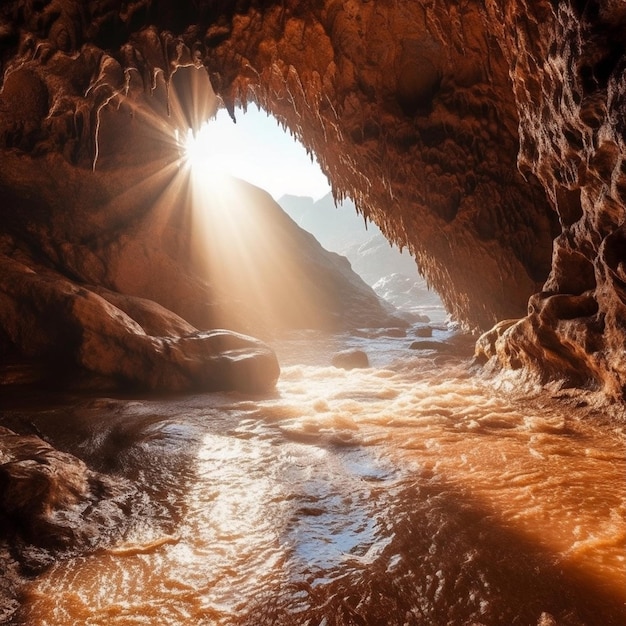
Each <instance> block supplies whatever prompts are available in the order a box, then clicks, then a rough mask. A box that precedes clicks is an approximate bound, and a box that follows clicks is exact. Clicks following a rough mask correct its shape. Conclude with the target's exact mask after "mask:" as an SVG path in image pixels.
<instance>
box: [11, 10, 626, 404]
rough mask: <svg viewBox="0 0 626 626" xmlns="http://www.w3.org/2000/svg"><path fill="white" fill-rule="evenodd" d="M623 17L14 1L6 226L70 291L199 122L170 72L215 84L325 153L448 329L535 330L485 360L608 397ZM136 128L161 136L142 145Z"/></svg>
mask: <svg viewBox="0 0 626 626" xmlns="http://www.w3.org/2000/svg"><path fill="white" fill-rule="evenodd" d="M625 14H626V11H625V10H624V9H623V8H621V5H620V4H619V3H615V2H610V1H608V0H607V1H605V2H582V1H572V2H558V3H557V2H549V1H547V0H539V1H537V2H525V1H524V0H515V1H513V2H505V1H504V0H502V1H498V0H481V1H479V0H476V1H471V0H468V1H464V2H455V3H450V2H443V1H439V0H422V1H419V2H408V1H406V2H398V1H396V0H386V1H381V2H369V1H366V0H361V1H357V0H344V1H336V0H335V1H332V0H325V1H319V2H295V1H291V0H282V1H281V2H256V1H252V0H243V1H239V2H235V3H230V2H219V1H214V2H209V1H206V2H185V3H174V2H167V1H161V2H151V1H149V0H131V1H129V2H124V3H122V2H115V1H112V2H100V1H96V0H91V1H89V2H78V1H75V0H51V1H49V2H46V1H41V2H26V1H19V0H12V1H9V2H7V3H4V4H3V6H2V8H1V9H0V16H1V17H0V45H1V61H0V63H1V68H0V69H1V76H2V78H1V80H2V92H1V93H0V151H1V156H2V159H3V162H4V163H7V164H8V165H9V166H8V167H3V168H2V172H1V173H0V186H1V187H2V189H3V190H5V193H6V197H7V198H10V199H11V202H10V203H7V204H5V205H4V208H3V209H2V218H3V223H4V224H6V226H5V230H6V231H7V232H9V233H10V235H11V237H12V242H13V245H14V242H15V240H16V239H18V240H20V241H26V242H27V243H28V244H29V245H30V249H31V250H37V251H38V254H39V255H40V256H42V257H43V259H40V260H43V261H45V262H53V263H54V264H55V267H56V268H57V269H58V270H60V271H61V272H66V273H67V272H70V271H71V272H73V273H74V275H75V274H77V273H78V274H79V275H80V274H81V273H83V272H84V268H85V266H86V265H87V264H86V263H85V258H86V256H87V255H88V253H89V250H90V243H89V242H90V241H91V238H93V237H102V236H107V234H109V233H111V232H116V233H122V235H120V236H124V237H131V238H132V237H134V236H135V235H136V233H134V231H133V225H134V224H136V221H137V219H141V218H142V217H144V216H146V215H148V214H149V213H150V211H151V210H152V208H153V206H154V203H155V196H158V195H159V193H160V190H162V189H165V188H166V187H167V186H168V184H169V183H170V182H171V179H169V178H168V177H167V175H164V174H162V173H161V175H160V176H161V179H159V181H158V184H155V185H151V186H150V188H149V189H148V190H146V189H144V190H141V191H138V190H137V186H135V185H133V184H131V181H139V180H146V179H148V178H150V176H156V172H163V171H164V170H165V171H167V168H166V167H164V164H167V163H170V164H171V163H174V162H175V161H176V159H177V158H179V156H180V154H177V153H176V150H177V148H176V146H175V145H173V142H172V141H171V137H172V134H173V130H174V128H176V127H180V128H184V126H185V124H189V123H192V124H193V123H196V122H197V121H198V120H199V119H200V118H201V117H202V114H203V113H206V111H208V108H207V109H206V110H204V111H203V110H198V109H197V108H194V107H189V106H185V104H184V103H183V104H182V105H181V107H180V112H179V115H178V116H175V115H173V113H172V110H171V109H170V107H169V106H168V104H169V103H168V97H169V96H168V89H169V87H170V86H171V84H172V75H173V74H174V75H175V71H176V69H177V68H179V67H180V66H196V67H204V68H205V69H206V71H207V73H208V75H209V77H210V80H211V83H212V85H213V88H214V90H215V92H216V93H217V94H218V95H219V96H220V97H221V99H222V101H223V103H224V105H225V106H226V107H227V108H228V109H229V111H230V112H231V113H232V114H233V115H234V110H235V107H236V106H237V105H242V106H246V105H248V104H250V103H256V104H258V105H260V106H262V107H263V108H265V109H266V110H268V111H269V112H271V113H272V114H273V115H275V116H276V117H277V118H278V119H279V120H280V121H281V122H283V123H284V124H285V125H286V126H287V127H288V128H289V129H290V130H291V131H292V132H293V133H294V134H295V135H296V136H297V137H298V138H299V139H301V140H302V141H303V143H304V144H305V145H306V146H307V147H308V148H309V149H310V150H312V151H314V152H315V154H316V155H317V157H318V160H319V161H320V164H321V165H322V168H323V169H324V171H325V172H326V173H327V175H328V176H329V178H330V180H331V182H332V184H333V188H334V192H335V195H336V196H337V197H338V198H342V197H344V196H351V197H352V198H353V199H354V200H355V202H356V204H357V207H358V209H359V210H360V211H361V212H362V213H363V214H364V216H365V217H366V218H367V219H371V220H373V221H375V222H376V223H377V224H378V225H379V226H380V227H381V229H382V230H383V232H384V233H385V234H386V236H387V237H388V238H389V239H390V240H391V241H394V242H396V243H398V244H399V245H401V246H406V247H408V248H409V249H410V250H411V252H412V253H413V254H414V255H415V258H416V261H417V264H418V266H419V268H420V271H421V272H423V274H424V275H425V277H426V278H427V279H428V281H429V282H430V284H431V285H432V286H433V287H434V288H435V289H436V290H437V291H438V292H439V293H440V294H441V296H442V299H443V300H444V302H445V304H446V305H447V307H448V308H449V310H450V311H451V312H452V314H453V315H454V316H455V317H456V318H457V319H459V320H461V321H463V322H465V323H467V324H468V325H469V326H471V327H473V328H481V329H487V328H489V327H491V326H492V325H493V324H494V323H496V322H497V321H498V320H501V319H509V318H515V319H519V318H522V320H521V321H519V322H517V323H515V324H514V323H512V322H511V323H507V324H505V325H500V326H499V327H498V328H497V330H495V331H494V332H492V333H490V334H489V335H487V336H485V337H484V338H483V340H481V343H480V345H479V352H480V354H481V356H483V357H484V358H486V359H491V360H498V361H499V362H500V363H504V364H506V365H508V366H512V367H521V366H527V367H529V368H530V369H533V370H536V371H539V372H541V373H542V376H543V377H544V378H550V377H562V376H565V377H566V379H567V380H569V381H570V382H571V383H573V384H579V385H592V386H593V385H595V386H603V387H604V388H606V389H607V390H608V391H609V392H610V393H611V394H613V395H617V396H619V395H621V393H622V391H621V390H622V388H623V387H624V384H625V383H626V381H624V380H623V378H624V374H623V373H624V371H625V363H624V357H623V345H624V322H623V320H624V315H623V313H624V310H623V307H624V303H625V301H626V300H625V292H624V289H625V288H626V274H625V273H624V265H623V262H622V261H623V254H624V253H623V249H624V248H623V239H624V237H625V235H624V231H623V226H622V224H623V221H624V215H623V213H624V200H623V193H624V192H623V186H624V181H623V173H622V158H623V157H622V155H623V154H624V150H623V131H624V127H625V126H624V111H625V108H624V103H623V98H624V93H625V85H624V80H623V64H624V54H623V51H622V46H621V44H620V42H622V41H624V22H625V19H626V18H625ZM155 112H156V116H153V115H152V113H155ZM107 116H108V117H110V118H111V120H112V122H111V123H109V124H106V120H107ZM133 116H135V117H136V118H139V117H143V118H145V119H152V120H155V119H156V120H158V121H157V122H154V123H153V129H154V133H153V134H152V135H151V136H150V137H149V139H146V136H145V135H146V133H145V132H143V131H142V132H143V135H141V137H139V138H138V140H137V141H135V140H134V139H133V138H136V136H135V135H133V134H132V132H131V131H130V130H129V129H130V127H131V125H132V124H131V121H129V120H131V119H132V118H133ZM122 117H125V119H126V122H124V123H121V122H120V120H121V118H122ZM105 130H106V132H105ZM157 131H158V132H157ZM133 132H136V133H139V132H140V131H138V130H137V131H133ZM166 136H167V137H169V139H170V141H169V142H168V141H165V140H164V139H163V137H166ZM116 137H118V140H116ZM120 138H121V139H125V140H126V143H124V141H121V140H120ZM107 141H108V142H109V145H110V146H118V147H117V148H116V149H112V148H110V149H109V150H108V152H107V150H106V149H105V148H104V146H105V144H106V143H107ZM146 141H148V142H149V148H146V145H147V144H146V143H145V142H146ZM124 145H126V149H123V146H124ZM101 146H102V148H101ZM101 150H102V151H101ZM107 154H108V156H107ZM94 164H95V171H94V172H92V169H93V166H94ZM68 181H69V182H68ZM33 190H35V191H33ZM122 192H123V193H122ZM151 194H152V195H151ZM86 207H88V210H86ZM33 224H37V227H34V226H33ZM41 225H43V227H41ZM78 233H80V236H78ZM553 240H555V243H554V246H553ZM68 242H69V243H71V244H72V245H68ZM61 243H62V244H63V246H64V249H65V250H68V249H69V248H72V254H70V253H69V252H65V253H64V254H59V249H60V248H63V246H61V245H60V244H61ZM42 251H43V253H42ZM72 255H73V256H72ZM70 261H72V263H70ZM70 265H72V267H70ZM79 277H80V278H83V276H82V275H81V276H79ZM96 278H97V277H96ZM94 282H97V281H94ZM128 289H130V288H128ZM157 291H158V290H157ZM151 296H152V297H153V298H154V299H155V300H156V301H159V299H160V298H161V297H162V296H161V295H160V294H159V293H158V292H156V293H154V294H151ZM530 296H532V298H531V300H530V306H529V297H530ZM211 297H212V296H211V294H207V295H206V299H207V300H209V301H210V299H211ZM177 300H180V298H177ZM192 300H193V299H192ZM190 306H191V304H190ZM528 306H529V308H528V315H526V313H527V307H528ZM183 316H184V315H183Z"/></svg>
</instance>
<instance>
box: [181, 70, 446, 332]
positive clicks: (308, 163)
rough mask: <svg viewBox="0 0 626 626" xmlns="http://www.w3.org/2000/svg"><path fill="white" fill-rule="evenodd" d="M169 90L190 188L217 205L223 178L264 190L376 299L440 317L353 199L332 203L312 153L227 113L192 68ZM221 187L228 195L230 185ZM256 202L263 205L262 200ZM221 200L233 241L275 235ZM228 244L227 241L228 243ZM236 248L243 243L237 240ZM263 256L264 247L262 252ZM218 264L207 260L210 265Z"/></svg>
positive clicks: (246, 112) (244, 116) (431, 297)
mask: <svg viewBox="0 0 626 626" xmlns="http://www.w3.org/2000/svg"><path fill="white" fill-rule="evenodd" d="M190 73H191V74H190ZM173 95H174V99H173V106H174V111H175V113H174V116H175V117H176V118H180V120H182V123H181V121H178V122H177V125H178V126H179V128H181V130H179V131H178V132H179V141H180V143H181V147H182V149H183V152H184V153H185V158H186V161H187V166H188V167H189V169H190V171H191V174H190V175H191V177H192V180H193V179H195V180H196V182H195V183H193V184H192V185H191V187H192V188H195V189H196V193H197V192H198V189H200V190H202V189H204V190H205V194H207V195H209V196H211V201H212V202H213V204H216V202H215V196H216V195H218V194H220V193H221V195H222V196H224V193H225V191H224V185H225V181H232V180H233V179H235V180H243V181H246V182H247V183H250V184H251V185H253V186H254V187H256V188H259V189H262V190H264V191H266V192H267V193H268V194H269V195H270V196H271V198H272V199H273V201H274V202H275V203H276V204H277V205H278V206H279V207H280V209H282V211H284V213H286V214H287V215H288V216H289V217H290V218H291V219H292V220H293V221H294V222H295V223H296V224H297V225H298V226H299V227H300V228H302V229H304V230H305V231H307V232H309V233H311V234H312V235H313V236H314V237H315V238H316V240H317V241H318V242H319V243H320V244H321V245H322V247H323V248H325V249H326V250H328V251H331V252H335V253H337V254H340V255H342V256H344V257H346V258H347V259H348V260H349V262H350V264H351V266H352V269H353V270H354V272H356V274H358V275H359V276H360V278H361V279H362V280H363V281H364V282H365V283H366V284H367V285H368V286H369V287H371V288H372V289H373V290H374V291H375V292H376V294H377V295H378V296H380V297H382V298H383V299H384V300H386V301H387V302H389V303H391V304H392V305H394V306H396V307H397V308H398V309H399V310H400V311H401V312H402V313H405V314H406V315H407V316H409V317H410V316H413V318H414V319H415V320H417V321H424V322H425V321H428V320H431V321H434V322H444V321H445V320H446V318H447V312H446V311H445V309H444V307H443V305H442V303H441V300H440V299H439V297H438V296H437V295H436V294H435V293H433V292H431V291H430V290H428V288H427V286H426V284H425V281H424V280H423V279H422V278H421V277H420V276H419V274H418V271H417V267H416V264H415V261H414V259H413V258H412V257H411V255H410V254H409V252H408V251H406V250H405V251H404V252H401V251H400V250H398V248H397V247H395V246H391V245H390V244H389V243H388V242H387V240H386V239H385V237H384V235H383V234H382V232H381V231H380V230H379V229H378V227H377V226H376V225H374V224H372V223H366V222H365V221H364V220H363V218H362V217H361V216H360V215H358V214H357V212H356V207H355V205H354V202H352V200H350V199H346V200H345V201H343V202H342V203H340V204H339V205H336V204H335V201H334V199H333V195H332V192H331V187H330V184H329V181H328V179H327V177H326V176H325V174H324V173H323V172H322V170H321V168H320V166H319V164H318V162H317V160H316V159H315V157H314V155H311V154H310V153H309V152H307V150H306V148H305V147H304V146H303V145H302V144H301V143H300V142H299V141H298V139H297V138H296V137H295V136H294V135H293V134H292V133H290V132H289V130H288V129H287V128H285V127H284V126H283V125H281V124H280V123H279V122H278V121H277V120H276V119H275V118H274V117H273V116H272V115H271V114H269V113H267V112H265V111H263V110H262V109H259V108H258V107H257V106H255V105H252V106H249V107H247V108H241V107H239V108H237V109H235V111H234V115H233V116H231V114H229V112H228V111H227V110H226V108H225V107H224V106H223V105H222V104H221V102H220V100H219V98H217V97H216V96H215V94H214V92H213V90H212V89H211V86H210V83H209V81H208V79H207V77H206V74H205V73H204V72H202V71H195V70H193V69H191V68H187V69H184V70H182V71H181V70H179V71H178V72H177V73H176V74H175V76H174V81H173ZM198 101H200V102H201V105H200V106H199V105H198V104H196V103H197V102H198ZM207 102H208V103H210V104H209V105H207ZM233 117H234V119H235V120H236V121H234V120H233V119H232V118H233ZM185 126H186V127H187V128H186V130H185ZM192 129H195V130H192ZM228 186H229V193H230V192H231V191H232V188H233V183H232V182H231V183H228ZM220 190H221V191H220ZM207 195H205V196H204V197H203V196H202V194H200V195H198V196H196V200H195V201H194V202H195V204H207V203H208V198H207ZM259 201H260V202H261V203H265V202H266V201H267V199H265V200H263V199H261V200H259ZM247 202H250V200H248V201H247ZM255 202H256V200H255ZM224 204H226V205H227V207H226V210H225V211H224V210H219V213H220V215H219V218H218V219H219V221H220V222H221V224H222V226H221V227H222V228H223V225H224V224H225V223H227V222H230V223H231V224H232V230H233V231H234V230H236V231H237V237H236V238H234V237H229V239H230V240H235V239H237V240H238V239H239V234H241V233H242V231H245V230H246V229H247V230H250V229H256V230H257V232H258V233H259V234H262V236H263V237H264V238H265V239H267V240H268V241H269V240H274V239H275V236H276V234H275V232H272V233H268V232H267V231H266V230H264V229H263V227H262V226H261V225H260V223H259V222H257V220H256V217H255V214H254V213H250V212H249V211H248V210H245V211H242V212H240V213H239V214H238V213H237V210H236V209H235V205H236V203H235V202H234V201H233V200H232V195H231V196H230V197H229V198H228V199H227V200H225V201H223V202H222V205H224ZM277 208H278V207H277ZM280 209H279V210H280ZM266 212H267V209H266ZM202 230H204V231H205V232H207V233H208V232H211V231H213V230H215V229H214V227H213V226H212V225H208V226H207V225H204V226H203V229H202ZM232 245H233V244H232V243H231V244H228V246H229V248H232ZM236 245H237V246H239V247H241V248H243V247H244V246H243V244H242V243H241V242H240V241H238V242H237V244H236ZM213 247H214V248H216V247H220V246H216V245H215V244H214V245H213ZM223 252H224V254H225V253H226V251H223ZM229 252H230V250H229ZM267 254H270V252H269V251H265V255H267ZM250 262H251V263H253V261H252V260H251V261H250ZM217 264H218V262H217V261H215V260H214V261H213V267H214V268H215V266H216V265H217ZM233 280H238V279H237V278H236V277H234V276H233V275H232V274H229V278H228V281H230V282H232V281H233Z"/></svg>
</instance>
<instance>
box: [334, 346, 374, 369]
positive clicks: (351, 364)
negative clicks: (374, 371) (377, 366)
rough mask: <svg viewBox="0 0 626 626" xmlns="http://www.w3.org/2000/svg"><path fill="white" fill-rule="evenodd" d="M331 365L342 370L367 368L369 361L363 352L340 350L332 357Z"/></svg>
mask: <svg viewBox="0 0 626 626" xmlns="http://www.w3.org/2000/svg"><path fill="white" fill-rule="evenodd" d="M331 363H332V364H333V365H334V366H335V367H339V368H342V369H344V370H351V369H356V368H364V367H369V366H370V363H369V359H368V357H367V354H366V353H365V352H364V351H363V350H342V351H341V352H337V353H336V354H334V355H333V358H332V360H331Z"/></svg>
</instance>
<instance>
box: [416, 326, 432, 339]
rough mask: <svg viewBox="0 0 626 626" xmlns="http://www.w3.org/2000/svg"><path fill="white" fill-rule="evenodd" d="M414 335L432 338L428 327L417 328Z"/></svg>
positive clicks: (430, 329)
mask: <svg viewBox="0 0 626 626" xmlns="http://www.w3.org/2000/svg"><path fill="white" fill-rule="evenodd" d="M414 333H415V336H416V337H432V336H433V329H432V328H431V327H430V326H418V327H417V328H415V330H414Z"/></svg>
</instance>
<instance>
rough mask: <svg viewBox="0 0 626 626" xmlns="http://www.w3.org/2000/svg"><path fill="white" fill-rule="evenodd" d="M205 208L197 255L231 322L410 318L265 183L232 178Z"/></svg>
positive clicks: (383, 323)
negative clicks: (322, 240) (328, 247)
mask: <svg viewBox="0 0 626 626" xmlns="http://www.w3.org/2000/svg"><path fill="white" fill-rule="evenodd" d="M203 208H204V216H205V217H204V218H203V222H202V223H200V222H199V224H198V228H202V230H203V231H204V233H203V242H204V243H203V246H202V247H201V248H199V250H198V251H197V252H196V256H197V259H196V262H197V264H198V267H199V268H207V269H208V271H209V274H208V275H209V276H210V280H211V284H212V286H213V288H214V289H215V290H216V292H217V293H221V294H226V298H225V300H226V301H225V302H224V305H223V309H224V312H223V318H224V320H225V321H224V323H225V324H227V323H229V320H232V319H234V318H235V317H239V318H242V317H243V318H247V320H248V321H249V322H250V325H251V326H252V327H253V328H254V326H260V327H262V328H267V329H268V330H273V329H284V328H319V329H328V330H340V329H352V328H363V327H370V328H373V327H391V326H399V325H406V322H404V321H403V320H402V319H401V318H398V317H394V315H393V311H394V309H393V308H392V307H391V306H389V304H388V303H386V302H385V301H384V300H382V299H381V298H380V297H379V296H377V295H376V293H375V292H374V291H373V290H372V288H371V287H370V286H369V285H368V284H366V283H365V282H364V281H363V279H362V278H361V277H360V276H359V275H358V274H356V273H355V272H354V271H353V270H352V269H351V267H350V263H349V262H348V260H347V259H346V258H344V257H342V256H340V255H339V254H336V253H335V252H330V251H328V250H326V249H324V248H323V247H322V246H321V245H320V244H319V242H318V241H317V240H316V239H315V237H313V235H311V234H310V233H308V232H307V231H306V230H304V229H302V228H300V227H299V226H298V225H297V224H296V223H295V221H294V220H293V219H292V218H291V217H289V215H287V213H286V212H285V211H284V210H283V209H282V208H281V207H280V206H279V205H278V204H277V203H276V202H275V201H274V200H273V199H272V197H271V196H270V195H269V194H268V193H267V192H265V191H263V190H262V189H259V188H258V187H255V186H254V185H251V184H250V183H247V182H245V181H241V180H238V179H232V183H231V184H230V185H224V187H223V189H221V190H219V191H218V190H215V191H214V192H212V194H211V195H210V196H209V197H207V199H206V202H205V206H204V207H203Z"/></svg>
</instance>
